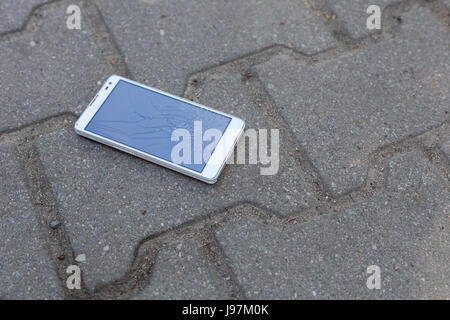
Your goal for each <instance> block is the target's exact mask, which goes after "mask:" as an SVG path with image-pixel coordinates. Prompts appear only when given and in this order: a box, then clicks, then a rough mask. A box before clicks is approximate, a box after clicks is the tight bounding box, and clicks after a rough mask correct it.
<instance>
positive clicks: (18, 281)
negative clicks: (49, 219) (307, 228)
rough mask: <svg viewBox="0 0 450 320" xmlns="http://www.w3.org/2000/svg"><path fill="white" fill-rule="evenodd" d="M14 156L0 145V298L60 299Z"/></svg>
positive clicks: (6, 145)
mask: <svg viewBox="0 0 450 320" xmlns="http://www.w3.org/2000/svg"><path fill="white" fill-rule="evenodd" d="M15 156H16V149H15V146H14V145H12V144H9V143H2V144H0V163H1V165H0V203H1V207H0V252H1V259H0V283H1V286H0V297H1V298H3V299H60V298H62V294H63V293H62V289H61V287H60V283H59V280H58V277H57V275H56V271H55V269H54V266H53V264H52V262H51V260H50V259H49V256H48V252H47V250H46V249H45V247H44V245H43V241H42V239H40V237H39V230H38V228H39V225H38V222H37V221H36V218H35V215H34V213H33V212H32V209H31V204H30V198H29V196H28V194H27V191H26V189H25V184H24V182H23V179H22V173H21V172H20V168H19V167H18V164H17V162H16V161H15Z"/></svg>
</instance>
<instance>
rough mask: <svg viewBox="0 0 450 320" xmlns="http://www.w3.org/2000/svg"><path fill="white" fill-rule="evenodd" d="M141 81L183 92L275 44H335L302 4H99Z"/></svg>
mask: <svg viewBox="0 0 450 320" xmlns="http://www.w3.org/2000/svg"><path fill="white" fill-rule="evenodd" d="M97 5H98V6H99V8H100V10H101V12H102V14H103V16H104V17H105V20H106V23H107V24H108V26H109V27H110V29H111V30H112V32H113V34H114V35H115V38H116V40H117V42H118V44H119V47H120V49H121V51H122V53H123V54H124V56H125V62H126V63H127V65H128V66H129V68H130V71H131V73H132V74H133V77H134V78H136V79H137V80H138V81H141V82H145V83H147V84H149V85H151V86H154V87H157V88H159V89H162V90H166V91H169V92H172V93H175V94H182V93H183V92H182V90H183V87H184V84H185V81H186V78H187V76H188V75H190V74H191V73H193V72H196V71H198V70H200V69H203V68H206V67H210V66H212V65H216V64H218V63H220V62H222V61H228V60H230V59H233V58H237V57H239V56H242V55H245V54H248V53H250V52H253V51H255V50H258V49H261V48H264V47H268V46H271V45H273V44H284V45H292V47H294V48H296V49H298V50H300V51H302V52H305V53H315V52H318V51H321V50H324V49H326V48H329V47H330V46H333V45H335V42H334V40H333V38H332V37H331V36H330V34H329V33H328V32H326V31H325V30H324V29H323V26H322V24H321V23H320V21H319V20H318V19H317V18H316V17H315V16H314V15H313V14H312V12H311V11H310V9H309V8H308V7H307V6H306V4H305V3H304V2H303V1H294V0H281V1H270V0H263V1H258V0H250V1H239V0H232V1H219V0H214V1H211V0H202V1H195V2H192V1H178V0H156V1H153V0H130V1H126V2H124V1H119V0H116V1H110V0H100V1H98V3H97Z"/></svg>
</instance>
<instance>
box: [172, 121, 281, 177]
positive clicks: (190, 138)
mask: <svg viewBox="0 0 450 320" xmlns="http://www.w3.org/2000/svg"><path fill="white" fill-rule="evenodd" d="M229 130H231V129H229ZM230 136H233V135H230ZM227 137H228V135H225V136H223V133H222V132H221V131H220V130H218V129H215V128H209V129H207V130H205V132H203V125H202V121H194V126H193V135H192V134H191V132H189V131H188V130H187V129H181V128H180V129H175V130H174V131H173V132H172V135H171V141H172V142H177V144H176V145H175V146H174V147H173V148H172V151H171V161H172V162H173V163H176V164H179V165H181V164H202V163H207V162H208V161H212V162H213V163H217V164H221V163H222V161H223V159H224V158H226V157H227V156H229V158H228V161H227V164H255V165H256V164H261V165H262V167H261V168H260V174H261V175H275V174H277V173H278V169H279V166H280V153H279V149H280V134H279V130H278V129H271V130H270V146H269V141H268V138H269V135H268V130H267V129H258V130H255V129H247V130H245V132H244V133H243V135H242V137H241V139H240V140H239V142H238V144H237V148H236V150H237V151H236V152H235V151H233V153H231V155H229V154H228V153H229V151H230V149H231V148H232V147H233V144H234V143H235V141H234V140H232V139H229V138H227ZM221 140H222V141H221ZM219 141H220V143H219ZM247 141H248V157H247V156H246V155H247V152H246V144H247ZM205 143H206V145H205ZM235 153H236V155H235ZM212 154H214V157H212V158H211V156H212ZM235 158H236V160H235ZM247 159H248V162H247Z"/></svg>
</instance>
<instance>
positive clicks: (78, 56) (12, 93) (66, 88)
mask: <svg viewBox="0 0 450 320" xmlns="http://www.w3.org/2000/svg"><path fill="white" fill-rule="evenodd" d="M74 3H77V2H74ZM66 8H67V3H61V4H54V5H52V6H51V7H50V8H49V9H48V10H46V11H44V13H43V16H42V17H41V18H40V19H41V23H40V24H39V25H38V26H37V27H36V28H35V29H33V31H30V32H26V33H25V35H23V36H20V37H15V38H13V39H11V40H5V39H3V40H0V90H1V92H2V95H1V96H0V130H4V129H10V128H14V127H17V126H21V125H24V124H27V123H29V122H31V121H36V120H39V119H42V118H45V117H48V116H51V115H54V114H57V113H61V112H64V111H76V110H79V109H80V108H83V107H84V106H86V105H87V103H88V102H89V100H90V99H92V97H93V95H94V94H95V91H96V90H97V87H98V85H97V82H98V81H99V80H103V79H106V78H107V77H108V76H109V75H110V74H111V73H112V70H111V69H110V68H109V67H108V66H107V65H106V61H103V60H102V58H101V56H100V54H101V50H100V49H99V48H98V47H97V46H96V45H95V41H94V38H93V35H92V32H91V30H89V28H88V25H87V23H82V26H81V27H82V29H81V30H68V29H67V26H66V19H67V15H66V13H65V10H66ZM82 21H83V20H82ZM12 57H14V58H12Z"/></svg>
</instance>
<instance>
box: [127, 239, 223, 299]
mask: <svg viewBox="0 0 450 320" xmlns="http://www.w3.org/2000/svg"><path fill="white" fill-rule="evenodd" d="M225 298H226V297H224V296H222V295H221V293H220V291H219V290H217V288H216V287H215V285H214V283H213V282H212V281H211V279H210V276H209V273H208V268H207V267H206V265H205V263H204V262H203V260H202V257H201V256H200V255H199V252H198V248H197V247H196V246H195V244H194V243H192V241H187V242H184V243H180V244H178V245H176V246H173V247H170V248H165V249H163V250H161V251H160V252H159V254H158V260H157V262H156V264H155V266H154V267H153V269H152V278H151V282H150V284H149V285H148V286H147V287H146V288H145V289H144V290H143V291H142V292H141V293H140V294H139V295H137V296H136V297H135V299H139V300H141V299H144V300H146V299H225Z"/></svg>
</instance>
